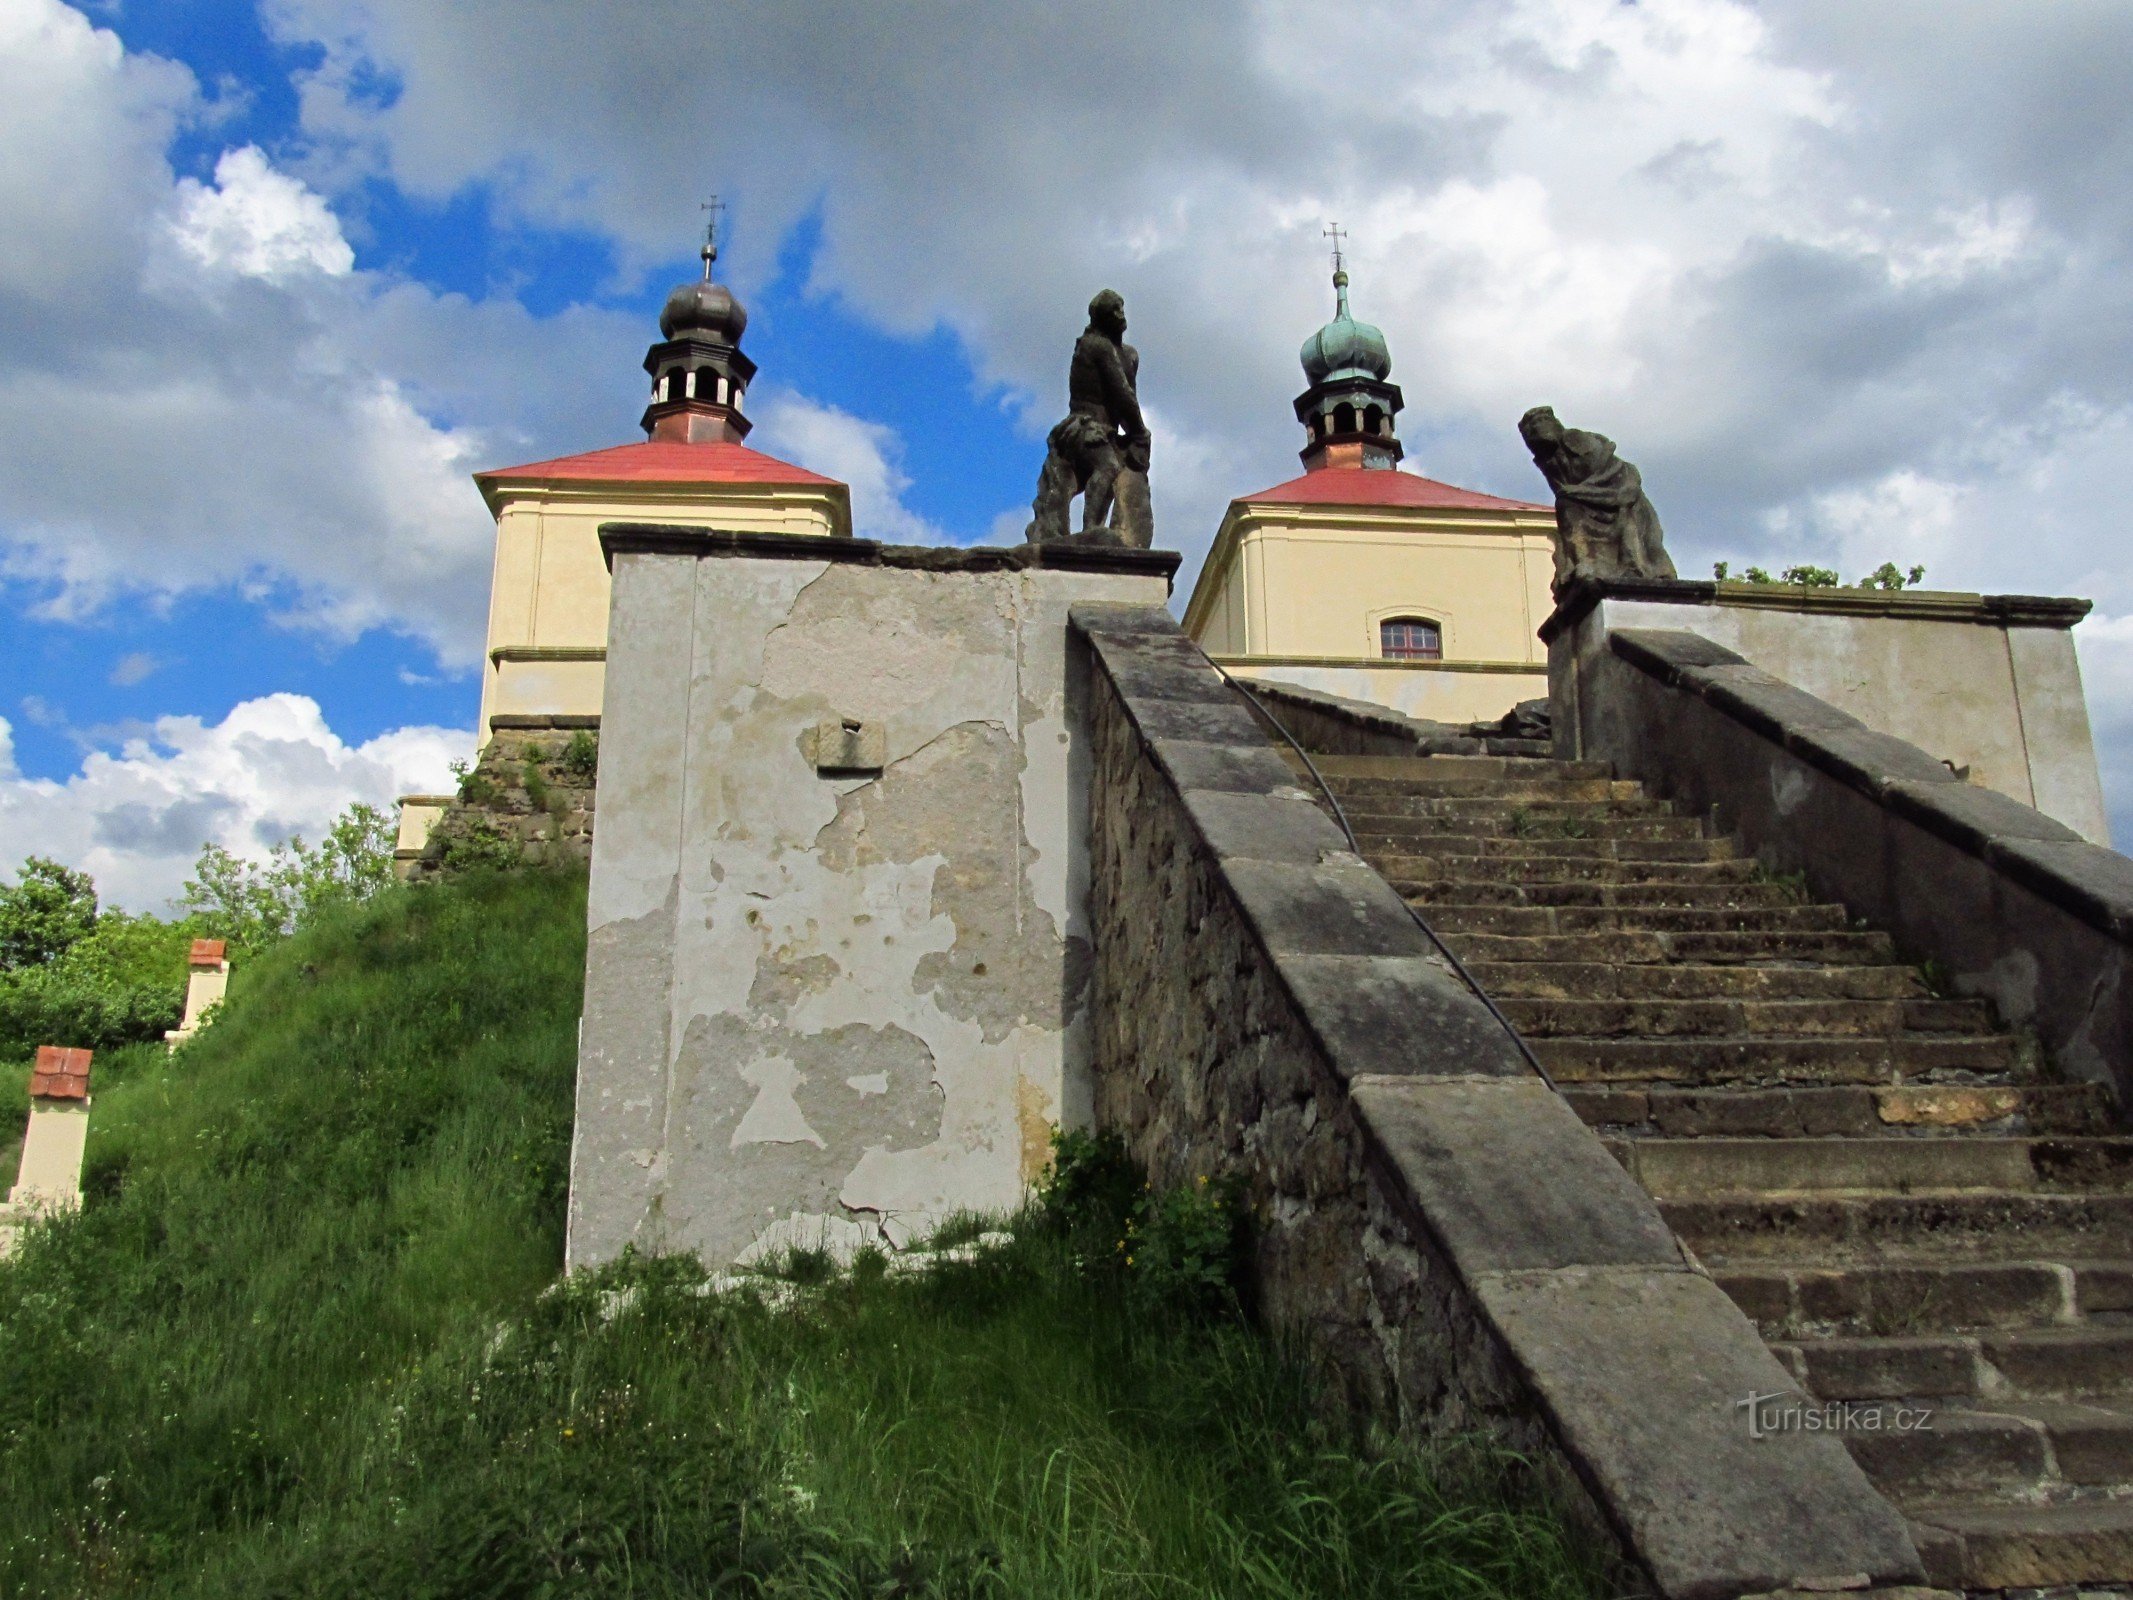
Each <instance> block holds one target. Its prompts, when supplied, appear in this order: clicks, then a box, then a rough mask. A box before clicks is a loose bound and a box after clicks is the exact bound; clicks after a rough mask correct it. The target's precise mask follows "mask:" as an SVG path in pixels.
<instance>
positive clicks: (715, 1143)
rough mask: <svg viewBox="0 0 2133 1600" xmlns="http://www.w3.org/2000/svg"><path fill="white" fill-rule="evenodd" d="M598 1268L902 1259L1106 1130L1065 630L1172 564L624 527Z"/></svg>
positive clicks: (578, 1179)
mask: <svg viewBox="0 0 2133 1600" xmlns="http://www.w3.org/2000/svg"><path fill="white" fill-rule="evenodd" d="M602 543H603V546H604V548H605V549H606V551H607V554H608V558H609V561H610V563H611V567H612V572H613V602H612V607H611V610H610V618H609V640H608V653H607V678H606V688H605V696H606V698H605V701H604V704H603V709H602V715H601V748H600V780H599V812H600V825H599V830H598V832H597V833H596V834H595V836H594V839H593V848H592V882H591V888H590V911H589V930H590V936H589V942H588V953H587V969H586V995H585V1013H584V1023H583V1032H582V1035H581V1043H580V1049H579V1065H578V1100H577V1132H576V1139H575V1146H574V1150H573V1155H572V1167H571V1195H570V1224H569V1239H568V1245H567V1257H568V1261H569V1264H570V1265H571V1266H573V1267H577V1266H584V1265H588V1264H591V1263H596V1262H600V1261H605V1260H608V1259H611V1258H612V1257H614V1256H615V1255H617V1254H618V1253H619V1252H621V1251H622V1250H623V1249H624V1248H626V1247H628V1246H631V1245H636V1246H638V1247H640V1248H645V1249H686V1250H692V1251H695V1252H697V1253H698V1254H700V1255H702V1256H703V1257H704V1259H705V1260H707V1261H709V1262H711V1263H713V1264H715V1265H724V1264H726V1263H729V1262H732V1261H735V1260H738V1259H743V1258H746V1257H748V1256H750V1255H751V1254H753V1253H756V1252H760V1251H764V1250H768V1249H776V1248H779V1247H783V1246H793V1245H797V1246H806V1247H813V1246H828V1247H830V1248H833V1249H840V1250H842V1249H849V1248H851V1247H853V1246H855V1245H857V1244H858V1243H860V1242H862V1241H865V1240H869V1239H884V1240H886V1241H887V1242H888V1243H890V1244H892V1245H893V1244H896V1243H899V1242H901V1241H903V1240H904V1239H905V1238H907V1237H909V1236H911V1235H913V1234H916V1233H919V1232H922V1231H924V1230H925V1229H926V1228H928V1227H929V1226H931V1225H932V1224H933V1223H935V1222H937V1221H939V1220H941V1219H942V1218H943V1217H944V1216H945V1215H947V1214H948V1213H950V1212H952V1211H955V1210H957V1209H959V1208H965V1207H968V1208H974V1209H987V1210H999V1209H1005V1208H1008V1207H1011V1206H1013V1205H1014V1204H1016V1203H1017V1202H1018V1201H1019V1200H1020V1199H1021V1197H1022V1194H1023V1192H1024V1188H1025V1185H1026V1184H1027V1183H1028V1181H1029V1180H1030V1179H1031V1178H1033V1177H1034V1176H1035V1175H1036V1173H1037V1172H1038V1171H1039V1169H1040V1168H1041V1167H1042V1165H1043V1163H1044V1161H1045V1160H1046V1159H1047V1156H1048V1151H1049V1139H1050V1134H1051V1131H1052V1129H1053V1127H1054V1126H1055V1125H1056V1124H1057V1123H1058V1122H1059V1121H1060V1120H1062V1119H1068V1120H1076V1121H1085V1120H1086V1119H1087V1117H1088V1115H1089V1109H1090V1105H1089V1102H1090V1093H1091V1091H1090V1085H1089V1077H1088V1041H1087V1030H1088V1019H1087V983H1088V972H1089V959H1090V939H1089V929H1088V925H1087V918H1086V910H1085V899H1086V886H1087V865H1086V859H1085V851H1084V842H1085V839H1086V835H1087V823H1086V794H1087V771H1088V743H1087V734H1086V730H1085V711H1084V687H1085V685H1084V683H1083V681H1082V680H1080V679H1078V678H1076V677H1075V676H1074V675H1073V674H1072V673H1070V672H1069V653H1068V648H1067V611H1068V607H1069V606H1070V605H1072V604H1074V603H1076V602H1079V601H1085V600H1113V601H1138V602H1143V603H1153V604H1160V603H1161V602H1162V600H1163V599H1164V598H1165V596H1166V595H1167V593H1168V586H1169V577H1170V574H1171V572H1172V571H1173V570H1174V569H1175V566H1176V562H1177V558H1176V557H1175V556H1174V555H1168V554H1163V553H1157V552H1147V551H1123V550H1095V549H1087V548H1083V547H1078V546H1072V545H1068V546H1057V545H1054V546H1045V547H1041V548H1038V549H1035V550H1032V549H1028V548H1023V549H1019V550H998V549H994V550H943V549H898V548H895V547H890V546H883V545H879V544H875V543H873V542H871V541H868V540H822V539H809V538H782V537H779V536H777V535H767V534H753V535H751V534H733V533H719V532H707V531H706V530H703V529H693V528H674V527H662V526H636V525H608V526H606V527H604V528H603V529H602Z"/></svg>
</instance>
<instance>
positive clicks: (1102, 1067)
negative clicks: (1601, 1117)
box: [1071, 605, 1920, 1600]
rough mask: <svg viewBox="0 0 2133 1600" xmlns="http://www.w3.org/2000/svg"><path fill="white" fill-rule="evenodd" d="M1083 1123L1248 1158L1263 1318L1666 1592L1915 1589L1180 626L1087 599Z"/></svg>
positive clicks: (1912, 1572) (1858, 1481)
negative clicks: (1548, 1495) (1461, 1447)
mask: <svg viewBox="0 0 2133 1600" xmlns="http://www.w3.org/2000/svg"><path fill="white" fill-rule="evenodd" d="M1071 615H1072V624H1073V629H1074V632H1075V633H1076V635H1077V636H1078V637H1079V638H1080V639H1082V640H1083V641H1085V643H1086V645H1087V647H1088V651H1089V658H1090V664H1091V670H1090V673H1089V678H1090V681H1089V684H1088V690H1087V703H1088V716H1089V726H1090V734H1091V750H1092V754H1091V763H1092V768H1093V771H1092V778H1091V795H1090V802H1089V804H1090V842H1089V851H1090V879H1091V885H1090V920H1091V924H1092V928H1093V933H1094V939H1095V952H1094V958H1095V977H1094V1000H1093V1010H1092V1018H1093V1031H1094V1035H1095V1038H1094V1055H1095V1066H1096V1110H1097V1119H1098V1122H1099V1124H1100V1125H1101V1126H1103V1127H1106V1128H1109V1129H1113V1130H1115V1131H1117V1132H1119V1133H1120V1134H1122V1135H1123V1136H1124V1137H1125V1138H1126V1139H1127V1141H1128V1143H1129V1145H1130V1146H1131V1147H1132V1149H1133V1150H1134V1152H1135V1153H1136V1155H1137V1156H1139V1157H1140V1159H1141V1160H1143V1161H1144V1162H1146V1163H1147V1164H1148V1166H1149V1167H1150V1169H1151V1171H1152V1172H1153V1173H1154V1174H1155V1175H1156V1177H1157V1178H1158V1179H1159V1180H1160V1181H1162V1182H1164V1183H1166V1184H1176V1183H1184V1182H1189V1181H1192V1180H1193V1179H1195V1178H1198V1177H1202V1176H1207V1175H1210V1174H1213V1173H1216V1172H1235V1173H1237V1174H1239V1175H1241V1176H1242V1177H1243V1178H1244V1179H1245V1181H1246V1182H1247V1184H1248V1186H1249V1192H1250V1194H1251V1196H1252V1200H1253V1204H1254V1207H1255V1212H1256V1216H1257V1220H1258V1232H1257V1236H1256V1241H1255V1249H1254V1273H1255V1289H1256V1292H1257V1295H1258V1301H1259V1305H1260V1309H1261V1310H1262V1312H1263V1314H1265V1315H1266V1316H1267V1318H1268V1319H1269V1320H1270V1321H1272V1322H1274V1323H1276V1324H1277V1325H1281V1326H1285V1327H1288V1328H1292V1329H1296V1330H1300V1331H1302V1332H1304V1333H1305V1334H1307V1336H1308V1337H1309V1339H1310V1341H1311V1343H1312V1345H1313V1346H1314V1347H1315V1349H1316V1351H1317V1352H1318V1354H1319V1355H1320V1356H1321V1357H1322V1358H1323V1359H1324V1360H1325V1361H1326V1362H1327V1364H1328V1365H1329V1367H1330V1368H1331V1369H1332V1370H1333V1372H1334V1373H1336V1374H1337V1375H1338V1377H1339V1380H1340V1382H1341V1384H1342V1386H1343V1387H1344V1389H1345V1391H1346V1393H1347V1395H1348V1396H1349V1397H1350V1398H1351V1399H1352V1400H1353V1401H1354V1402H1355V1403H1357V1404H1358V1405H1360V1406H1362V1407H1364V1408H1366V1409H1369V1410H1372V1411H1374V1412H1375V1413H1376V1414H1377V1415H1378V1416H1379V1417H1380V1418H1382V1419H1384V1420H1387V1421H1392V1422H1396V1423H1397V1424H1398V1425H1400V1426H1402V1427H1407V1428H1412V1429H1415V1430H1417V1431H1432V1432H1435V1431H1443V1430H1470V1429H1485V1430H1488V1431H1489V1432H1491V1433H1493V1434H1494V1435H1495V1436H1497V1437H1498V1438H1500V1439H1502V1440H1504V1441H1505V1442H1507V1443H1509V1444H1510V1445H1511V1446H1512V1447H1514V1448H1516V1449H1519V1450H1521V1451H1522V1452H1524V1453H1525V1454H1526V1455H1527V1457H1528V1459H1530V1460H1533V1461H1534V1462H1536V1463H1537V1464H1539V1466H1540V1468H1541V1470H1542V1471H1543V1472H1544V1473H1545V1474H1546V1475H1547V1476H1548V1478H1549V1480H1550V1481H1551V1483H1552V1484H1553V1486H1554V1487H1555V1488H1556V1490H1557V1491H1558V1492H1559V1493H1560V1494H1561V1496H1562V1499H1563V1503H1564V1504H1565V1505H1567V1506H1568V1507H1570V1509H1571V1510H1572V1512H1573V1514H1574V1515H1577V1516H1580V1518H1581V1520H1583V1521H1585V1522H1586V1523H1587V1525H1588V1526H1593V1527H1596V1528H1598V1529H1602V1530H1604V1531H1605V1532H1606V1534H1607V1535H1608V1536H1609V1537H1611V1538H1612V1539H1613V1540H1614V1541H1615V1542H1616V1543H1617V1544H1618V1545H1619V1547H1620V1548H1621V1549H1622V1550H1623V1551H1625V1552H1626V1553H1627V1554H1628V1556H1629V1557H1630V1558H1631V1559H1632V1560H1634V1562H1635V1563H1636V1564H1637V1565H1639V1566H1640V1567H1641V1568H1643V1570H1644V1571H1645V1572H1646V1573H1647V1574H1648V1575H1649V1577H1650V1579H1651V1581H1652V1582H1653V1583H1654V1584H1655V1585H1656V1587H1657V1589H1658V1591H1659V1592H1660V1593H1662V1594H1664V1595H1666V1596H1669V1597H1678V1600H1691V1597H1694V1600H1705V1597H1710V1600H1718V1597H1731V1596H1739V1595H1744V1594H1754V1593H1762V1592H1766V1591H1771V1590H1778V1589H1784V1588H1788V1587H1803V1588H1810V1587H1811V1588H1839V1587H1843V1588H1858V1587H1862V1586H1864V1585H1866V1584H1868V1583H1877V1584H1895V1583H1915V1582H1917V1581H1918V1580H1919V1576H1920V1568H1919V1561H1918V1556H1917V1552H1916V1550H1915V1549H1914V1547H1913V1545H1912V1543H1911V1540H1910V1537H1909V1535H1908V1533H1907V1531H1906V1529H1905V1526H1904V1523H1903V1521H1902V1519H1901V1518H1900V1517H1899V1516H1898V1515H1897V1513H1896V1512H1895V1511H1894V1510H1893V1509H1892V1508H1891V1507H1890V1506H1889V1505H1888V1504H1887V1502H1886V1501H1884V1500H1883V1499H1882V1498H1881V1497H1880V1496H1879V1495H1878V1494H1877V1493H1876V1492H1875V1491H1874V1489H1873V1488H1872V1487H1871V1486H1870V1485H1869V1484H1868V1482H1867V1480H1866V1478H1865V1477H1864V1475H1863V1474H1861V1472H1860V1471H1859V1469H1858V1468H1857V1467H1856V1466H1855V1465H1854V1464H1853V1462H1852V1460H1851V1457H1850V1456H1849V1454H1847V1453H1846V1451H1845V1449H1844V1447H1843V1445H1842V1444H1840V1443H1839V1442H1838V1441H1837V1440H1836V1439H1834V1438H1832V1437H1829V1436H1827V1435H1809V1434H1806V1433H1785V1434H1779V1435H1772V1436H1768V1437H1765V1438H1763V1439H1760V1440H1756V1439H1752V1438H1751V1437H1750V1435H1749V1432H1748V1429H1747V1428H1746V1426H1745V1425H1744V1422H1743V1414H1742V1411H1741V1409H1740V1403H1741V1401H1742V1400H1743V1398H1744V1397H1745V1396H1747V1395H1749V1394H1750V1393H1765V1394H1767V1393H1772V1392H1775V1393H1782V1394H1797V1393H1798V1388H1797V1385H1796V1384H1795V1383H1794V1381H1793V1380H1792V1378H1791V1377H1790V1375H1789V1374H1787V1373H1786V1372H1785V1371H1784V1369H1783V1368H1781V1367H1780V1366H1779V1365H1778V1363H1777V1361H1776V1360H1775V1359H1774V1358H1773V1357H1772V1356H1771V1355H1770V1353H1769V1351H1768V1350H1767V1349H1766V1348H1765V1347H1764V1345H1763V1342H1762V1340H1761V1339H1760V1338H1759V1337H1758V1336H1757V1334H1756V1332H1755V1330H1754V1328H1753V1327H1752V1326H1751V1325H1750V1324H1749V1323H1748V1321H1747V1319H1746V1318H1745V1317H1744V1316H1743V1315H1742V1314H1741V1312H1740V1311H1739V1310H1738V1309H1737V1308H1736V1307H1735V1306H1734V1305H1733V1303H1732V1302H1731V1301H1730V1300H1729V1299H1727V1298H1726V1296H1725V1295H1724V1294H1723V1293H1722V1292H1721V1291H1720V1290H1719V1289H1718V1288H1717V1286H1716V1285H1715V1284H1713V1283H1712V1282H1711V1281H1710V1279H1709V1278H1708V1277H1706V1276H1705V1275H1704V1274H1703V1273H1702V1272H1700V1271H1699V1270H1698V1269H1697V1268H1696V1267H1695V1265H1694V1264H1693V1263H1692V1262H1690V1261H1688V1260H1687V1259H1685V1258H1684V1255H1683V1253H1682V1251H1681V1249H1680V1247H1679V1245H1678V1244H1677V1243H1676V1241H1675V1239H1674V1237H1673V1235H1672V1233H1671V1232H1670V1231H1669V1230H1668V1229H1667V1226H1666V1224H1665V1222H1664V1220H1663V1219H1662V1218H1661V1216H1660V1214H1659V1211H1658V1208H1657V1207H1656V1206H1655V1205H1654V1203H1653V1202H1652V1200H1651V1198H1650V1197H1649V1196H1648V1195H1647V1194H1646V1193H1645V1192H1644V1191H1643V1189H1641V1188H1640V1187H1638V1186H1637V1184H1636V1183H1635V1182H1634V1181H1632V1180H1631V1179H1630V1178H1629V1176H1628V1175H1627V1174H1626V1173H1625V1172H1624V1171H1623V1170H1622V1168H1621V1167H1620V1166H1619V1165H1617V1164H1616V1162H1615V1161H1614V1160H1613V1159H1612V1158H1611V1157H1610V1156H1609V1155H1608V1154H1607V1152H1606V1150H1605V1148H1604V1147H1603V1146H1602V1145H1601V1143H1600V1141H1599V1139H1598V1138H1597V1137H1596V1136H1595V1135H1594V1134H1593V1133H1592V1132H1591V1131H1590V1130H1589V1129H1587V1128H1586V1127H1585V1126H1584V1124H1583V1123H1581V1122H1580V1121H1579V1120H1578V1119H1577V1117H1576V1115H1575V1114H1574V1113H1572V1112H1571V1111H1570V1109H1569V1108H1568V1107H1567V1106H1566V1105H1565V1104H1564V1103H1563V1102H1562V1101H1561V1100H1560V1099H1558V1098H1557V1097H1556V1095H1555V1094H1554V1093H1553V1092H1552V1091H1550V1090H1549V1089H1548V1087H1547V1086H1546V1085H1545V1084H1544V1083H1542V1082H1541V1081H1540V1080H1539V1078H1538V1077H1536V1076H1534V1075H1533V1074H1532V1073H1531V1071H1530V1069H1529V1068H1528V1067H1527V1065H1526V1063H1525V1061H1524V1059H1523V1058H1522V1057H1521V1055H1520V1054H1519V1052H1518V1050H1517V1048H1516V1047H1515V1045H1514V1044H1513V1043H1512V1041H1511V1040H1510V1038H1509V1037H1508V1035H1507V1034H1506V1033H1505V1032H1504V1031H1503V1030H1502V1029H1501V1028H1500V1027H1499V1026H1498V1025H1497V1024H1496V1022H1495V1020H1494V1019H1493V1018H1491V1017H1490V1016H1489V1014H1488V1012H1487V1010H1486V1009H1485V1008H1484V1007H1483V1006H1482V1004H1481V1002H1480V1001H1479V1000H1478V999H1477V998H1476V997H1475V996H1474V995H1473V994H1472V993H1471V992H1470V991H1469V990H1467V989H1466V988H1465V986H1464V985H1462V984H1461V983H1460V982H1459V981H1458V980H1457V978H1456V977H1454V975H1453V974H1452V973H1451V972H1450V971H1449V970H1447V968H1446V966H1445V965H1444V964H1443V963H1442V961H1441V959H1440V958H1438V957H1436V956H1435V955H1434V953H1433V951H1432V950H1431V948H1430V946H1429V944H1428V942H1427V940H1426V938H1425V937H1424V935H1423V934H1422V932H1421V930H1420V929H1419V928H1417V926H1416V925H1415V923H1414V921H1413V919H1412V918H1411V917H1410V916H1409V915H1408V913H1407V911H1406V908H1405V907H1404V906H1403V905H1402V903H1401V901H1400V899H1399V897H1398V896H1397V895H1396V894H1395V892H1394V891H1393V889H1392V887H1391V886H1390V885H1389V884H1388V883H1386V881H1385V880H1384V879H1383V878H1382V877H1380V876H1379V875H1378V874H1377V873H1376V872H1375V871H1374V870H1372V869H1371V868H1370V867H1369V866H1368V865H1367V864H1366V863H1364V862H1363V861H1362V860H1361V859H1359V858H1358V857H1356V856H1355V855H1354V854H1352V853H1351V852H1350V851H1349V850H1348V848H1347V842H1346V840H1345V839H1344V838H1343V837H1342V835H1341V833H1340V832H1339V830H1338V829H1337V828H1336V827H1335V826H1334V825H1333V823H1332V822H1331V821H1330V820H1329V819H1328V818H1327V817H1326V815H1325V814H1324V813H1323V812H1322V811H1320V810H1319V809H1318V807H1317V806H1316V804H1314V803H1313V800H1312V798H1311V796H1310V795H1309V794H1307V793H1306V792H1305V791H1304V790H1303V789H1302V788H1300V787H1299V785H1298V779H1297V778H1296V776H1295V774H1294V773H1293V772H1292V771H1291V770H1290V768H1289V766H1288V764H1287V763H1286V762H1285V761H1284V760H1283V759H1282V758H1281V756H1280V755H1279V754H1278V753H1277V752H1276V750H1275V749H1274V748H1273V746H1272V745H1271V744H1270V743H1269V741H1268V739H1267V737H1266V735H1265V734H1264V732H1263V731H1262V730H1261V728H1260V726H1259V724H1258V723H1257V721H1256V720H1255V719H1254V716H1253V714H1252V713H1251V712H1250V711H1249V710H1248V709H1247V708H1246V705H1245V703H1244V701H1243V698H1242V697H1241V696H1240V695H1238V694H1237V693H1236V692H1235V691H1233V690H1232V689H1230V688H1229V687H1228V686H1227V685H1226V684H1225V683H1224V682H1223V681H1222V679H1221V678H1220V676H1219V675H1218V674H1217V673H1216V672H1215V670H1214V669H1213V667H1212V666H1211V665H1210V664H1209V663H1208V661H1207V659H1206V658H1205V657H1204V656H1203V655H1202V654H1201V653H1200V651H1199V649H1198V647H1197V646H1195V645H1194V644H1193V643H1192V642H1191V641H1190V640H1189V639H1187V638H1186V637H1185V636H1184V635H1183V634H1182V633H1181V632H1180V630H1179V629H1178V626H1177V624H1176V623H1175V622H1173V621H1172V620H1171V618H1170V617H1169V615H1168V614H1167V613H1166V612H1163V611H1161V610H1157V609H1152V608H1139V607H1124V606H1109V605H1081V606H1076V607H1074V608H1073V611H1072V613H1071Z"/></svg>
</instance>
